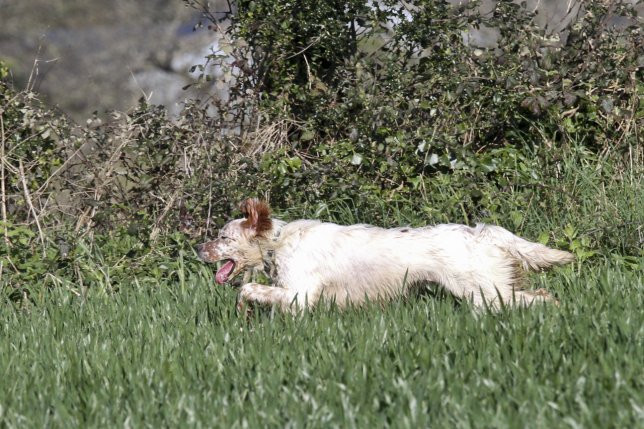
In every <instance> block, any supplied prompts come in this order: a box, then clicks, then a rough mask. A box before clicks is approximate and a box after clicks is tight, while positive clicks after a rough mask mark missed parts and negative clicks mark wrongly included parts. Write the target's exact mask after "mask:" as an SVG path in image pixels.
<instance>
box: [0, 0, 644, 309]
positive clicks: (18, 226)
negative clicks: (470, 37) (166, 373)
mask: <svg viewBox="0 0 644 429" xmlns="http://www.w3.org/2000/svg"><path fill="white" fill-rule="evenodd" d="M188 3H190V4H192V5H193V6H195V7H202V6H203V5H202V4H201V3H200V2H197V1H193V0H191V1H189V2H188ZM374 4H376V3H374ZM629 11H630V10H629V9H628V7H627V6H624V5H618V6H616V7H614V8H612V9H606V8H604V6H603V5H601V4H599V2H596V3H593V4H591V5H588V6H587V9H586V12H585V14H584V15H583V16H582V17H580V19H579V20H578V21H577V22H576V23H575V24H574V25H573V26H572V27H571V28H570V29H569V34H568V38H567V41H566V43H563V42H557V41H553V40H552V39H551V38H547V37H545V34H544V32H543V31H542V30H539V29H537V28H535V27H534V25H533V23H532V20H531V17H530V15H528V14H526V13H525V11H523V10H521V9H520V8H519V7H518V6H516V5H513V4H508V3H507V2H499V5H498V6H497V8H496V9H495V10H494V13H492V14H491V15H489V16H486V17H481V16H478V15H477V14H475V13H474V12H473V11H472V10H469V9H466V10H461V9H455V8H452V7H450V6H449V5H447V4H443V3H441V2H431V3H428V4H423V5H420V6H416V5H411V4H409V5H407V6H406V7H405V8H402V7H401V5H399V4H398V3H395V2H392V3H389V2H386V3H382V4H381V3H378V7H367V6H366V5H365V4H363V2H357V1H346V2H335V3H329V4H326V3H325V4H324V5H319V7H316V8H313V7H312V6H310V5H309V4H308V3H306V2H291V3H283V2H279V1H275V0H256V1H253V2H248V1H240V2H238V3H237V11H236V13H235V14H234V15H232V18H233V20H232V25H231V26H230V28H229V35H228V38H229V39H230V40H232V41H234V42H232V43H230V45H229V46H226V47H225V48H226V49H225V50H226V51H227V52H230V55H231V56H232V58H233V60H232V61H231V57H225V58H224V57H223V56H213V57H212V58H210V60H209V61H210V63H211V64H216V65H219V66H221V67H224V68H226V67H227V68H228V73H224V75H225V76H227V79H228V80H229V82H232V84H233V86H232V87H231V99H230V100H229V101H228V102H225V103H224V102H222V101H221V100H220V101H219V102H214V104H213V105H211V106H203V105H202V104H200V103H198V102H195V103H192V104H189V105H187V106H186V107H185V109H184V111H183V112H182V113H181V115H180V117H179V118H178V119H177V120H176V121H171V120H169V119H168V118H167V117H166V113H165V110H164V109H163V108H162V107H159V106H149V105H147V104H146V103H145V102H143V101H142V102H141V103H140V104H139V105H138V106H137V107H135V108H133V109H132V110H131V111H129V112H112V113H111V114H110V117H109V119H108V120H106V121H102V120H100V119H99V118H98V117H94V118H91V119H90V120H88V122H87V124H85V125H83V126H79V125H76V124H72V123H70V122H69V121H68V120H67V119H66V118H65V117H64V116H63V115H61V114H60V113H59V112H56V111H54V110H51V109H47V108H45V107H43V106H42V105H41V104H40V102H39V101H38V99H37V97H36V96H35V95H34V94H33V93H30V92H25V91H16V90H14V89H13V88H12V87H11V86H10V85H8V84H6V83H4V81H1V82H2V83H0V97H1V98H0V113H1V116H0V117H1V118H2V129H1V130H0V131H1V137H2V151H3V152H2V164H1V165H2V177H1V179H2V180H1V183H2V186H3V199H2V219H1V220H0V221H1V222H2V224H1V226H2V230H1V231H0V234H1V235H2V244H3V246H2V248H1V249H0V256H1V257H2V261H3V262H2V265H1V269H0V273H1V274H2V276H1V277H0V283H1V285H0V286H2V287H3V288H5V287H6V288H7V289H6V290H8V291H9V296H11V297H14V298H15V297H23V296H24V295H25V293H27V295H29V294H30V293H33V292H32V289H33V288H34V287H40V286H42V285H66V286H67V287H70V288H72V289H73V290H77V291H79V292H78V293H81V292H82V290H83V288H85V287H87V286H89V285H98V286H100V287H104V288H106V289H110V288H112V287H113V285H115V284H118V283H119V282H120V281H121V280H125V279H128V278H129V279H130V280H131V278H132V277H133V276H134V277H135V278H136V279H137V281H142V282H150V283H154V282H155V281H156V280H158V279H159V278H162V277H170V278H174V277H173V276H175V275H176V274H173V273H176V272H180V270H177V269H176V264H184V263H186V262H185V260H186V259H185V258H186V257H188V256H189V255H191V251H190V245H191V244H193V243H194V242H195V241H196V240H201V239H202V237H203V236H204V235H207V234H209V233H210V231H212V230H213V229H216V228H217V227H218V226H221V225H223V223H224V222H225V221H226V220H227V219H229V217H230V215H231V213H232V214H233V215H234V214H235V213H234V210H235V208H236V206H237V203H238V202H239V201H240V200H241V199H243V198H245V197H247V196H249V195H258V196H263V197H267V198H269V199H270V202H271V204H272V206H273V207H274V208H275V209H276V210H277V212H278V213H279V214H282V215H284V216H285V217H286V218H294V217H299V216H308V217H321V218H324V219H329V220H336V221H341V222H369V223H374V224H379V225H385V226H387V225H393V224H400V223H409V224H414V225H420V224H426V223H431V222H464V223H473V222H477V221H487V222H494V223H499V224H502V225H505V226H508V227H510V228H512V229H514V230H516V231H517V232H521V231H522V230H525V229H528V230H530V233H531V234H532V235H533V237H539V238H540V239H541V240H542V241H544V242H547V241H548V240H549V239H550V233H551V232H552V231H554V232H555V234H556V235H557V236H558V237H560V239H559V241H558V242H557V243H556V244H557V245H558V246H560V247H563V248H570V249H572V250H574V251H575V252H576V253H577V254H578V256H580V257H582V258H589V257H593V256H594V255H597V254H609V253H611V252H618V253H619V254H621V255H627V256H628V257H631V256H633V255H640V254H641V243H642V229H641V228H642V224H643V221H642V218H641V213H642V212H644V207H642V204H641V201H639V200H638V199H637V198H636V195H637V191H636V190H637V189H639V186H640V185H641V178H642V157H643V153H642V147H641V145H639V143H638V138H639V136H638V132H639V131H638V130H640V129H641V127H642V125H643V124H642V121H643V118H644V111H643V109H642V105H641V103H640V99H641V97H642V95H643V93H644V85H642V83H641V82H642V65H643V64H642V57H641V55H639V51H638V50H637V46H640V45H641V37H642V35H641V31H640V29H639V28H627V29H626V30H624V31H622V32H617V31H614V30H612V29H610V28H608V27H607V25H606V22H607V16H609V15H610V14H614V13H627V12H629ZM205 12H206V15H205V16H206V17H210V18H212V17H213V16H214V15H213V14H208V11H207V10H206V11H205ZM211 20H212V22H211V24H212V25H213V26H214V25H215V24H216V20H214V18H212V19H211ZM392 22H394V23H396V25H393V24H391V23H392ZM387 23H389V24H387ZM383 24H387V25H383ZM480 25H489V26H496V27H498V28H499V29H500V32H501V39H500V41H499V45H498V47H497V48H490V49H476V48H474V47H470V46H467V45H465V44H464V43H463V31H467V29H468V28H472V27H476V26H480ZM638 55H639V56H638ZM201 69H202V70H204V71H206V70H208V67H206V66H205V65H204V66H203V67H202V68H201ZM6 74H7V72H6V68H2V67H0V76H6ZM231 77H232V78H231ZM203 78H204V81H205V82H207V81H208V80H209V79H211V77H209V76H207V75H205V74H204V76H203ZM213 112H214V114H213ZM570 207H577V209H576V210H577V211H576V212H574V210H573V212H572V213H571V212H570V211H569V210H570ZM564 209H568V211H566V210H564ZM561 237H563V238H561ZM640 256H641V255H640ZM180 261H183V262H180ZM629 261H630V262H629V264H630V263H632V264H635V266H637V265H638V264H639V263H638V262H637V260H636V261H635V262H633V261H632V260H630V259H629ZM138 279H140V280H138ZM178 280H181V279H178Z"/></svg>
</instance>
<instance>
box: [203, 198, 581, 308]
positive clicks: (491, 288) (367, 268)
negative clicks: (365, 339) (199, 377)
mask: <svg viewBox="0 0 644 429" xmlns="http://www.w3.org/2000/svg"><path fill="white" fill-rule="evenodd" d="M241 211H242V213H243V215H244V218H243V219H236V220H233V221H231V222H229V223H228V224H226V225H225V226H224V227H223V228H222V229H221V231H220V232H219V236H218V238H217V239H215V240H213V241H209V242H206V243H203V244H201V245H199V246H198V247H197V252H198V254H199V256H200V258H201V259H202V260H204V261H206V262H218V261H223V264H222V265H221V267H220V268H219V269H218V271H217V273H216V275H215V280H216V281H217V283H219V284H223V283H226V282H228V281H229V280H231V279H232V278H233V277H235V276H236V275H237V274H239V273H240V272H241V271H243V270H248V269H257V270H262V271H264V272H265V273H266V274H267V275H268V277H269V278H271V280H272V282H273V285H271V286H266V285H262V284H258V283H247V284H244V285H243V286H241V289H240V291H239V301H238V305H239V306H240V307H243V306H244V305H245V304H246V303H258V304H263V305H272V306H276V307H278V308H279V309H281V310H283V311H290V312H297V311H300V310H302V309H304V308H312V307H314V306H315V305H316V304H317V303H318V302H319V301H320V299H322V298H324V299H325V300H326V299H329V300H332V301H334V302H335V303H336V304H337V305H338V306H339V307H346V306H347V305H359V304H361V303H364V302H365V301H381V300H387V299H392V298H394V297H396V296H400V295H401V294H405V293H406V292H407V291H408V290H410V289H411V288H413V287H414V286H416V285H419V284H423V283H426V282H433V283H437V284H438V285H440V286H442V287H443V288H445V289H446V290H447V291H449V292H450V293H452V294H453V295H455V296H456V297H458V298H461V299H464V300H469V301H470V302H471V303H472V304H473V305H474V306H476V307H479V308H485V307H488V308H492V309H499V308H500V307H501V306H504V305H505V306H528V305H530V304H532V303H534V302H543V301H551V300H553V298H552V297H551V296H550V294H549V293H548V292H547V291H545V290H544V289H539V290H536V291H529V290H525V289H524V288H523V287H522V279H523V272H524V271H529V270H535V271H538V270H541V269H544V268H548V267H550V266H552V265H561V264H565V263H568V262H571V261H572V260H573V259H574V257H573V255H572V254H570V253H568V252H565V251H562V250H556V249H551V248H549V247H546V246H544V245H542V244H538V243H532V242H530V241H527V240H524V239H522V238H520V237H518V236H516V235H514V234H512V233H511V232H509V231H508V230H506V229H504V228H501V227H499V226H493V225H484V224H478V225H477V226H476V227H469V226H466V225H457V224H443V225H436V226H427V227H423V228H406V227H405V228H392V229H384V228H379V227H375V226H370V225H349V226H343V225H337V224H334V223H326V222H321V221H318V220H297V221H294V222H288V223H287V222H284V221H281V220H279V219H274V218H271V216H270V209H269V207H268V205H267V204H266V203H264V202H262V201H259V200H257V199H247V200H245V201H244V202H243V203H242V204H241Z"/></svg>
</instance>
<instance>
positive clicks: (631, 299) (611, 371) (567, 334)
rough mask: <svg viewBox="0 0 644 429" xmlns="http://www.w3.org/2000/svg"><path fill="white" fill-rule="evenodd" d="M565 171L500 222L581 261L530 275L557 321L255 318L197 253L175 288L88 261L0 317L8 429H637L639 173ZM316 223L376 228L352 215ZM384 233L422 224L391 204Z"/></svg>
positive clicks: (418, 312) (433, 304)
mask: <svg viewBox="0 0 644 429" xmlns="http://www.w3.org/2000/svg"><path fill="white" fill-rule="evenodd" d="M566 159H567V161H566V163H567V164H564V167H563V168H560V167H557V168H560V169H561V171H562V173H561V174H560V175H559V176H558V177H556V176H555V175H554V174H553V175H550V174H548V175H546V174H547V172H546V173H545V174H544V176H545V179H544V182H543V186H544V187H553V189H558V190H559V191H557V192H547V193H546V194H544V195H545V196H544V197H540V198H537V197H535V198H531V199H529V200H528V201H529V204H528V205H526V206H524V207H522V208H521V211H520V213H521V217H519V218H517V217H516V216H512V215H508V214H507V213H508V212H509V211H510V210H511V209H508V208H507V207H505V206H504V207H505V208H503V207H502V209H503V210H504V213H506V214H505V215H504V216H505V217H504V219H506V220H507V222H514V228H513V229H514V230H515V231H517V232H520V233H521V234H522V235H524V236H526V237H528V238H531V239H537V238H538V237H540V236H541V235H543V234H544V233H545V240H548V239H549V238H550V244H551V245H554V246H563V247H567V248H570V249H571V250H574V251H575V253H576V254H577V255H578V257H579V260H578V261H577V262H575V263H574V264H571V265H570V266H567V267H563V268H559V269H556V270H554V271H552V272H549V273H543V274H535V275H533V276H531V277H530V279H531V280H530V281H531V285H532V287H546V288H548V289H549V290H551V291H553V292H554V293H555V294H556V295H557V296H558V298H559V299H560V300H561V305H560V306H538V307H535V308H531V309H527V310H526V309H524V310H516V311H502V312H500V313H497V314H487V313H483V314H480V313H475V312H473V311H472V309H471V308H470V307H468V306H467V305H462V304H459V303H457V302H456V301H455V300H453V299H452V298H450V297H449V296H445V295H442V294H440V293H438V294H436V293H430V294H426V295H423V296H418V297H412V298H410V299H408V300H400V301H397V302H394V303H392V304H390V305H385V306H378V305H373V306H368V307H366V308H362V309H353V310H349V311H345V312H339V311H337V310H335V309H333V308H325V309H319V310H317V311H315V312H313V313H310V314H306V315H304V316H302V317H296V318H292V317H290V316H283V315H279V314H272V313H271V312H270V311H269V310H266V311H258V312H256V313H255V314H254V315H253V317H252V318H251V319H250V320H249V321H245V320H244V319H242V318H240V317H238V316H237V315H236V314H235V311H234V305H235V294H236V291H235V290H234V289H233V288H230V287H222V286H216V285H215V283H214V279H213V274H212V270H211V267H207V266H205V265H203V264H200V263H199V262H197V261H196V260H195V257H194V255H193V254H192V253H190V252H185V253H182V254H181V255H180V257H179V258H178V262H177V261H174V265H172V267H173V268H172V270H174V272H173V273H172V275H168V276H167V279H165V280H164V279H163V278H161V280H160V281H158V280H154V281H150V280H149V279H148V280H145V279H143V278H139V277H137V276H134V275H131V276H130V278H128V277H127V276H125V277H123V276H121V277H119V279H118V280H116V275H115V273H117V272H118V271H119V265H118V264H122V263H123V261H124V260H125V259H124V258H122V257H119V258H116V259H115V260H116V261H117V262H109V260H107V259H104V258H102V257H99V256H97V255H96V254H93V253H92V251H91V249H90V250H88V251H87V252H88V253H87V254H85V255H82V254H81V255H80V256H79V258H81V259H82V261H81V262H82V263H83V264H84V266H85V267H89V268H88V271H87V272H90V271H91V272H96V273H97V277H96V278H97V279H98V280H94V283H93V284H92V287H90V288H89V289H82V288H79V287H78V285H76V284H74V283H72V282H70V281H69V280H65V279H59V280H57V281H56V282H54V281H52V284H54V285H56V286H57V287H53V288H52V287H48V288H42V287H41V288H38V287H32V288H30V289H29V293H30V296H29V299H28V300H18V301H8V300H7V301H6V302H5V303H3V305H0V339H1V340H0V374H1V377H2V381H1V384H0V385H1V386H2V388H0V427H7V428H24V427H55V428H69V427H131V428H140V427H155V428H156V427H221V428H229V427H248V428H256V427H294V428H299V427H312V428H313V427H324V428H328V427H342V428H352V427H355V428H366V427H397V428H398V427H400V428H418V427H437V428H442V427H447V428H483V427H494V428H523V427H535V428H541V427H545V428H554V427H557V428H558V427H562V428H637V427H644V317H643V316H644V312H643V309H644V284H643V280H642V267H643V266H644V264H643V261H642V256H641V251H640V254H639V255H638V254H635V255H633V254H632V253H631V254H629V253H628V252H627V251H626V250H627V249H631V250H632V249H633V248H634V245H635V246H636V245H637V243H638V242H639V243H641V241H638V240H641V238H640V237H637V232H639V231H640V229H638V228H641V225H642V216H643V215H642V213H643V212H644V202H643V199H642V197H641V191H640V189H641V186H642V175H641V168H640V166H639V165H640V164H637V165H638V166H637V168H633V169H630V170H628V169H626V170H624V169H622V170H619V171H617V170H612V169H611V164H607V163H605V162H604V160H602V159H599V158H593V157H588V156H584V157H579V159H575V156H570V157H569V158H566ZM589 160H590V161H589ZM481 186H482V187H483V186H484V184H482V185H481ZM555 186H557V188H554V187H555ZM450 189H451V188H450V187H449V184H448V185H446V186H445V188H444V189H443V190H441V193H443V192H444V193H445V195H446V197H449V196H450V195H448V194H449V193H450V192H452V190H450ZM454 192H455V191H454ZM441 195H442V194H441ZM508 195H509V197H508V199H506V200H504V201H507V206H508V207H511V206H512V204H513V203H512V201H511V198H512V192H509V193H508ZM437 198H438V197H437ZM440 198H443V197H442V196H441V197H440ZM500 200H503V199H500ZM430 203H431V202H430V201H428V204H430ZM457 213H458V209H455V212H454V213H452V214H450V213H446V214H445V216H447V217H448V218H451V219H452V220H454V221H461V219H458V218H457ZM281 214H282V215H284V216H285V217H286V218H287V219H288V218H292V217H293V216H295V215H294V214H289V213H288V212H282V213H281ZM307 215H309V216H315V215H320V216H321V217H323V218H329V219H334V220H338V221H341V222H344V223H352V222H362V221H369V220H368V219H363V218H361V217H360V216H359V213H358V214H356V211H355V210H353V209H352V208H351V207H350V206H349V205H344V206H343V205H336V206H335V208H334V209H329V210H327V211H320V210H317V211H313V210H312V211H311V212H310V213H308V214H307ZM383 218H385V219H388V221H389V222H391V223H392V224H395V223H398V224H418V223H422V222H423V219H422V218H423V214H418V213H416V214H414V213H405V212H404V211H402V209H401V208H392V207H388V206H387V205H386V204H383ZM509 219H511V220H509ZM506 226H509V227H512V224H511V223H510V224H509V225H506ZM540 239H543V237H540ZM553 240H554V242H553ZM625 249H626V250H625ZM163 252H164V250H163V249H160V250H159V253H161V254H163ZM168 254H169V253H168ZM168 258H169V257H168V256H166V259H168ZM168 261H169V259H168ZM168 266H170V263H168ZM122 271H123V269H121V272H122ZM110 273H112V274H113V275H111V274H110ZM101 276H103V278H102V280H101ZM3 296H5V297H6V296H8V295H7V294H6V293H4V294H3Z"/></svg>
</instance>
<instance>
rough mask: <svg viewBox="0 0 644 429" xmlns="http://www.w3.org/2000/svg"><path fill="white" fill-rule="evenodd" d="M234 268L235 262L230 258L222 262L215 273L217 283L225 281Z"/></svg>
mask: <svg viewBox="0 0 644 429" xmlns="http://www.w3.org/2000/svg"><path fill="white" fill-rule="evenodd" d="M234 268H235V262H233V261H232V260H230V259H229V260H227V261H226V262H224V265H222V266H221V268H219V269H218V270H217V274H215V280H216V281H217V283H219V284H220V285H221V284H224V283H226V280H228V277H229V276H230V273H232V272H233V269H234Z"/></svg>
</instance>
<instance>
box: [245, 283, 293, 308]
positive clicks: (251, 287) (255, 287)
mask: <svg viewBox="0 0 644 429" xmlns="http://www.w3.org/2000/svg"><path fill="white" fill-rule="evenodd" d="M250 302H256V303H258V304H261V305H276V306H278V307H279V308H280V309H281V310H283V311H291V312H293V313H296V312H297V311H298V309H299V305H298V304H299V303H298V296H297V292H295V291H293V290H290V289H284V288H281V287H272V286H266V285H261V284H259V283H246V284H245V285H243V286H242V287H241V289H240V291H239V298H238V300H237V308H238V309H240V310H243V308H244V306H245V304H246V303H250Z"/></svg>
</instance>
